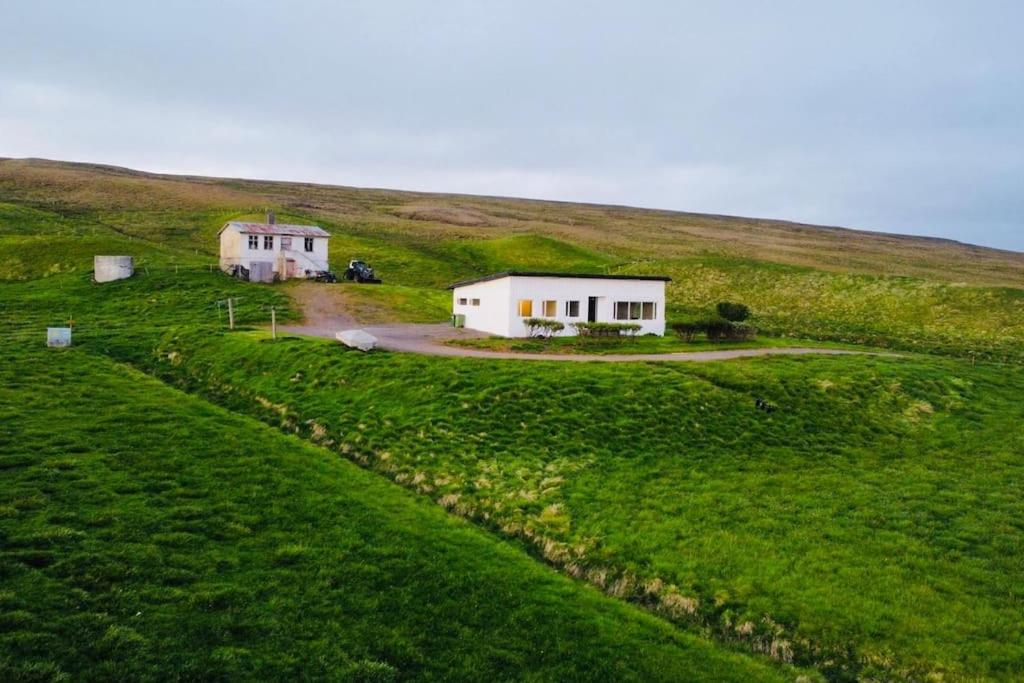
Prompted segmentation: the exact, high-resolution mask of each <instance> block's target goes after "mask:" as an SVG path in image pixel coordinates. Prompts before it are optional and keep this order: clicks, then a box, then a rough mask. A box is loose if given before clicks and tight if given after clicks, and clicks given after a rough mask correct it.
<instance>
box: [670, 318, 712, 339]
mask: <svg viewBox="0 0 1024 683" xmlns="http://www.w3.org/2000/svg"><path fill="white" fill-rule="evenodd" d="M671 327H672V331H673V332H675V333H676V335H677V336H678V337H679V338H680V339H682V340H683V341H688V342H691V341H693V338H694V337H696V336H697V335H698V334H700V333H701V332H705V331H706V323H704V322H699V321H698V322H678V323H672V325H671Z"/></svg>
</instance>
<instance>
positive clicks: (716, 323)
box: [704, 318, 757, 341]
mask: <svg viewBox="0 0 1024 683" xmlns="http://www.w3.org/2000/svg"><path fill="white" fill-rule="evenodd" d="M704 331H705V332H706V333H707V335H708V341H748V340H750V339H753V338H754V336H755V335H756V334H757V328H755V327H754V326H753V325H750V324H748V323H734V322H730V321H728V320H725V319H724V318H713V319H711V320H708V321H707V322H706V323H704Z"/></svg>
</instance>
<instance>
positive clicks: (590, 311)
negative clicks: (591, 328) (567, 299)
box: [587, 296, 597, 323]
mask: <svg viewBox="0 0 1024 683" xmlns="http://www.w3.org/2000/svg"><path fill="white" fill-rule="evenodd" d="M587 322H588V323H596V322H597V297H596V296H592V297H589V298H588V299H587Z"/></svg>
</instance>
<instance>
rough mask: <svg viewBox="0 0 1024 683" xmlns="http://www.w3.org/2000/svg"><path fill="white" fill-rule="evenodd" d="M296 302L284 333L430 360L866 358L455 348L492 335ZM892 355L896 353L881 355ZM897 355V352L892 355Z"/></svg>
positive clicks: (329, 297)
mask: <svg viewBox="0 0 1024 683" xmlns="http://www.w3.org/2000/svg"><path fill="white" fill-rule="evenodd" d="M290 291H291V294H292V298H293V299H294V300H295V302H296V303H297V304H298V305H299V307H300V308H301V309H302V310H303V312H304V313H305V320H304V321H303V322H302V323H301V324H298V325H281V326H279V329H280V330H281V331H282V332H289V333H292V334H304V335H309V336H313V337H326V338H328V339H334V335H335V334H337V333H338V332H340V331H342V330H350V329H355V328H358V329H362V330H365V331H366V332H369V333H370V334H372V335H373V336H374V337H377V339H378V341H379V344H380V347H381V348H384V349H387V350H389V351H401V352H405V353H420V354H425V355H429V356H457V357H461V358H503V359H512V360H557V361H576V362H587V361H590V362H593V361H601V362H606V363H609V362H610V363H615V362H618V363H621V362H626V361H690V362H706V361H715V360H730V359H733V358H750V357H753V356H769V355H780V356H794V355H806V354H823V355H831V356H840V355H850V354H861V353H864V352H861V351H843V350H840V349H820V348H811V347H780V348H764V349H723V350H721V351H687V352H679V353H614V354H601V355H589V354H580V353H516V352H513V351H488V350H486V349H473V348H466V347H462V346H449V345H447V344H445V343H444V342H446V341H451V340H454V339H474V338H476V339H483V338H486V337H488V336H489V335H487V334H485V333H482V332H476V331H474V330H465V329H457V328H454V327H452V326H451V325H448V324H444V323H435V324H415V323H389V324H384V325H372V324H371V325H360V324H359V322H358V321H357V320H356V319H355V318H354V317H353V316H352V315H351V313H350V312H349V309H348V307H347V306H346V300H345V292H344V288H343V287H330V286H324V285H318V284H314V283H301V284H299V285H297V286H296V287H294V288H292V289H291V290H290ZM881 355H890V354H881ZM892 355H895V354H892Z"/></svg>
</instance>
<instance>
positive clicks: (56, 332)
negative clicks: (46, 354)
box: [46, 327, 71, 348]
mask: <svg viewBox="0 0 1024 683" xmlns="http://www.w3.org/2000/svg"><path fill="white" fill-rule="evenodd" d="M46 345H47V346H53V347H57V348H63V347H65V346H71V328H70V327H47V328H46Z"/></svg>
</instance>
